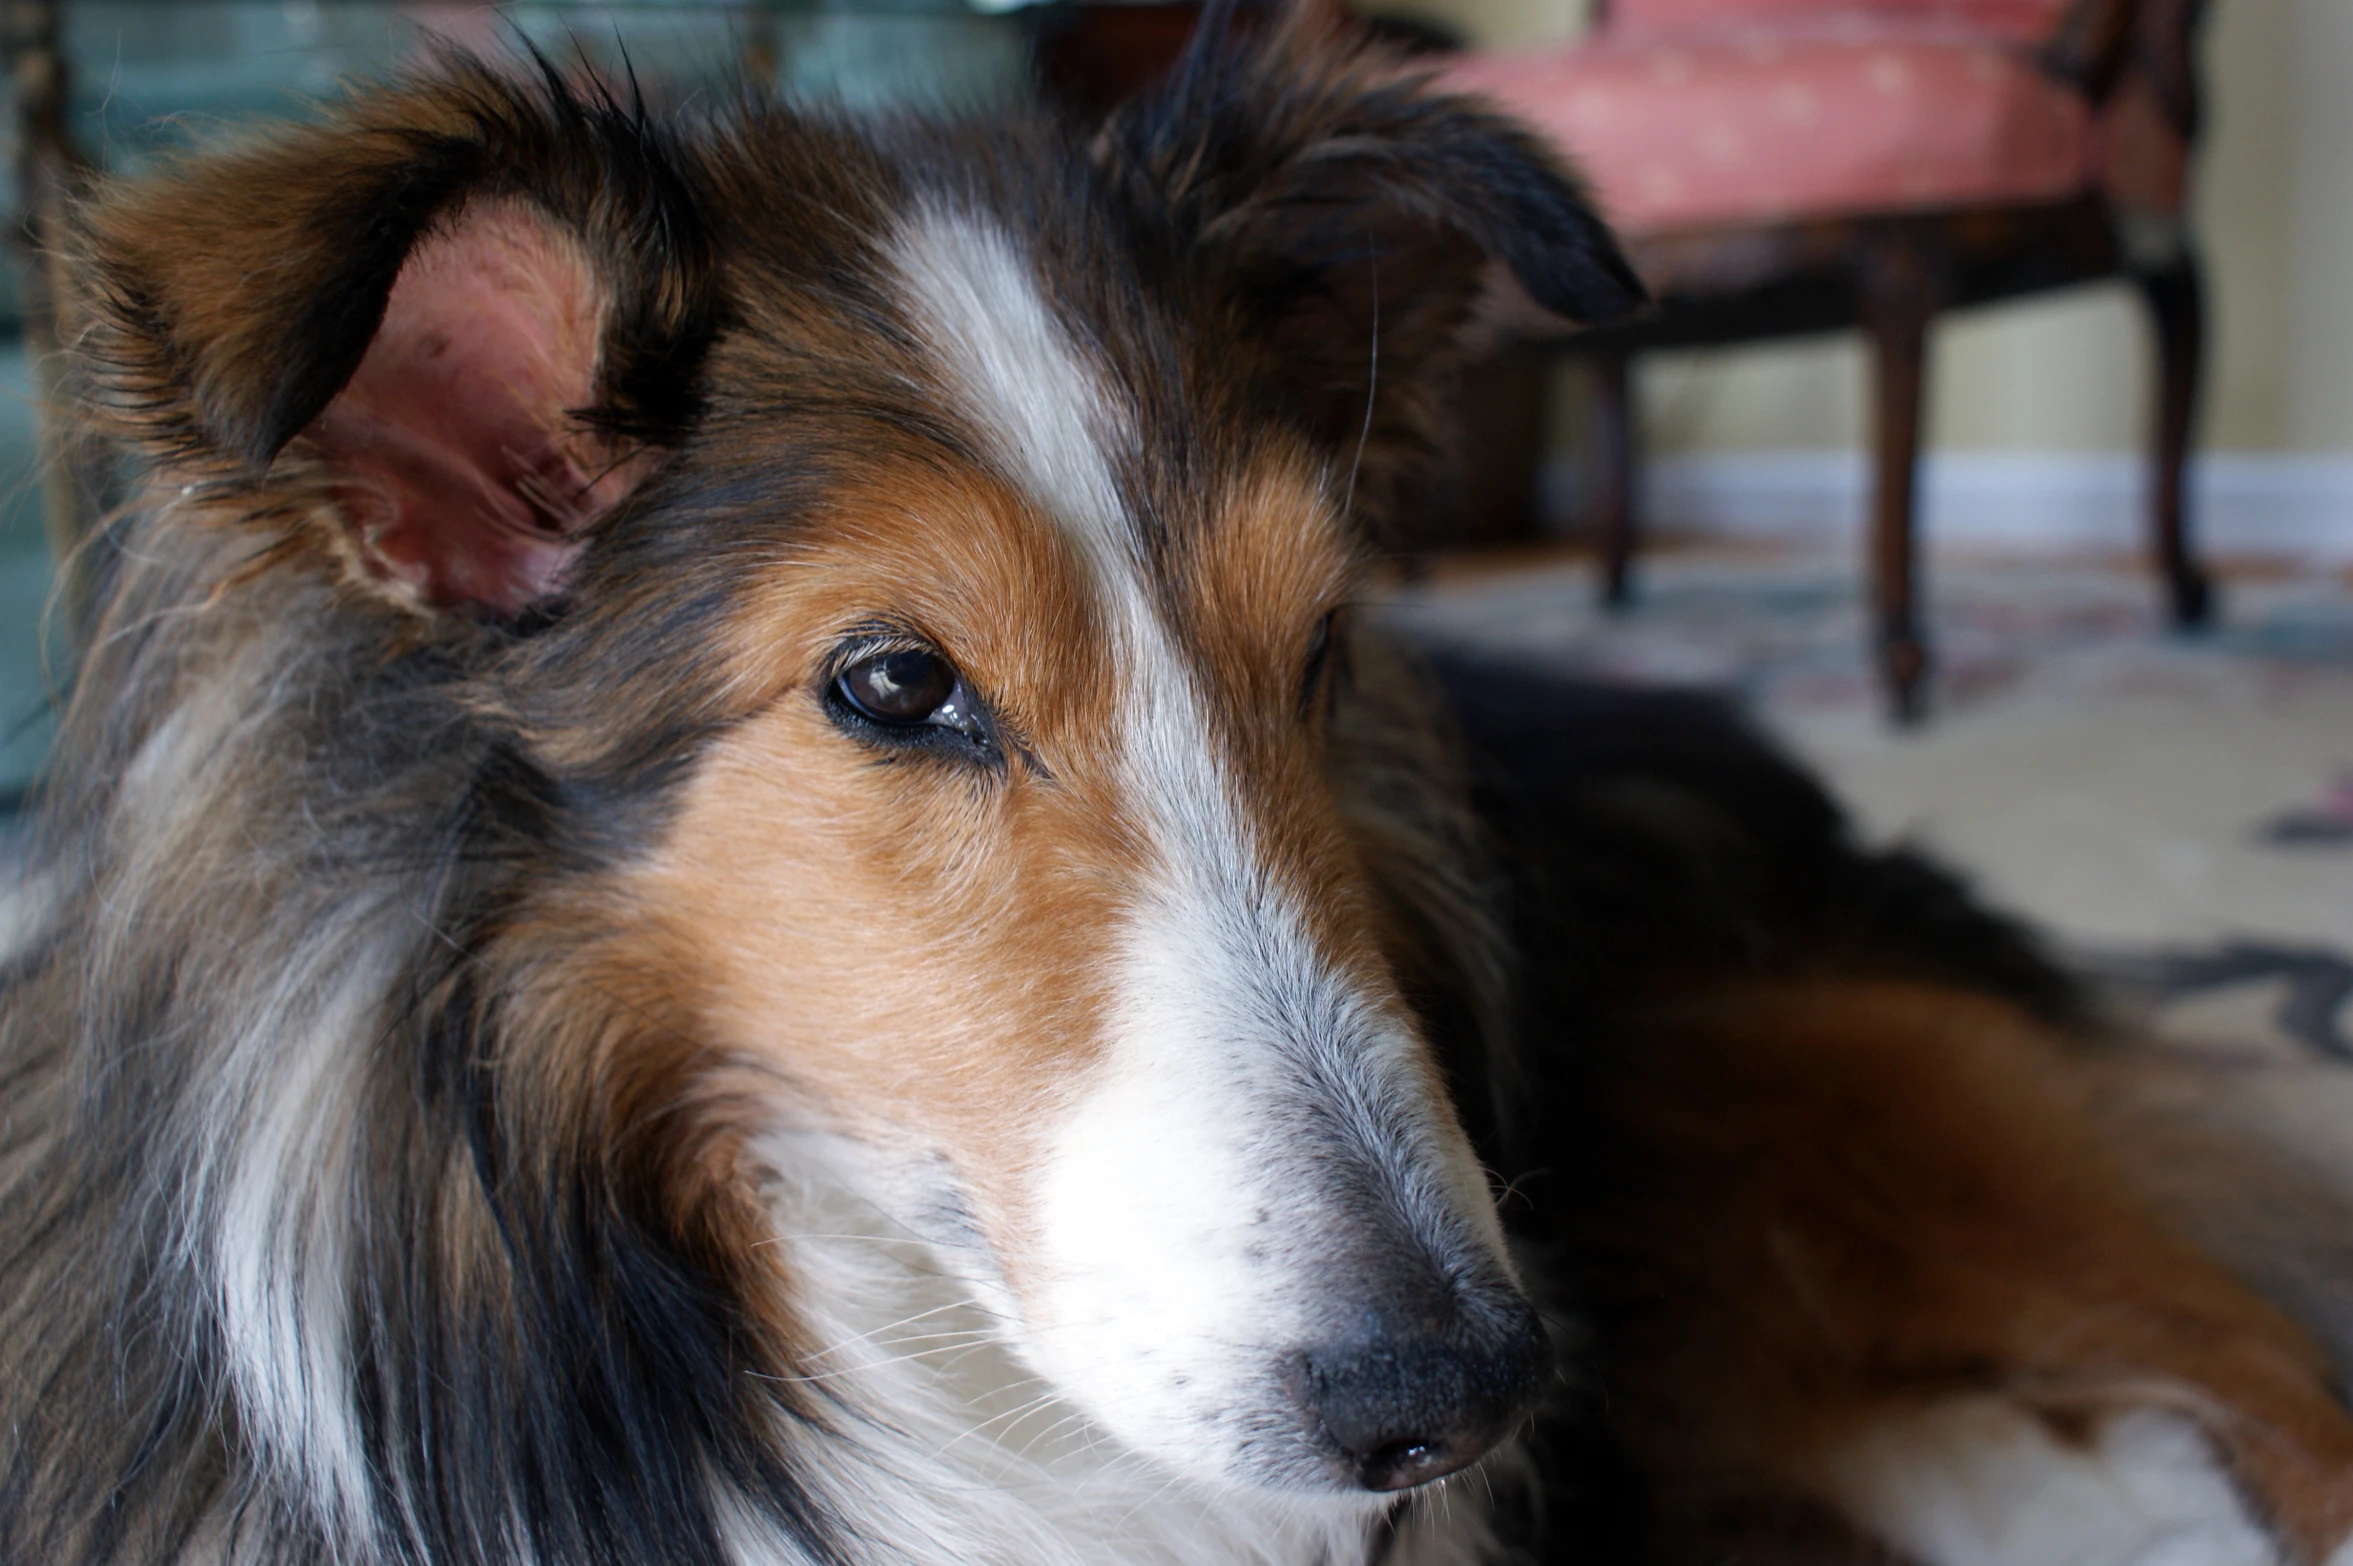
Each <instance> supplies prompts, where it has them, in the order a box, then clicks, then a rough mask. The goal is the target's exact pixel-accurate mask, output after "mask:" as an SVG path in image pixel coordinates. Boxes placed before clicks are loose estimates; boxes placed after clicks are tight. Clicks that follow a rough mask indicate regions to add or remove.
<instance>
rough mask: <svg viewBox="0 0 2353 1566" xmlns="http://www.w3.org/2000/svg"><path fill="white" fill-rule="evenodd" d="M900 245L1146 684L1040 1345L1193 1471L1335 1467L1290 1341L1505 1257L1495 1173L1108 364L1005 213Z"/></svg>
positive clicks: (1123, 1427)
mask: <svg viewBox="0 0 2353 1566" xmlns="http://www.w3.org/2000/svg"><path fill="white" fill-rule="evenodd" d="M895 260H896V263H897V269H898V271H899V274H900V278H901V281H902V284H903V286H904V288H905V290H906V293H907V295H908V297H909V298H910V299H911V300H912V302H913V305H914V309H915V314H916V316H917V319H918V323H919V326H920V329H921V330H922V331H923V332H924V334H925V335H926V337H927V339H928V341H929V343H930V345H931V347H932V349H933V351H934V353H935V355H936V357H937V361H938V363H939V364H940V366H941V367H942V369H943V370H944V371H945V372H946V374H947V376H948V378H949V380H950V384H951V388H952V390H953V393H954V394H955V395H956V396H957V397H958V398H959V400H960V401H961V403H962V404H963V407H962V410H961V411H963V412H964V413H965V414H966V415H967V416H968V417H969V418H970V419H971V420H972V422H973V423H974V425H975V426H976V427H977V428H978V429H979V430H980V431H981V433H982V434H983V436H984V438H985V439H987V440H988V441H990V443H991V444H992V447H993V451H992V455H993V457H994V458H995V460H996V461H998V462H999V463H1000V464H1002V466H1003V468H1004V470H1005V471H1006V473H1007V475H1008V476H1009V477H1011V478H1012V479H1013V480H1014V481H1015V482H1016V483H1018V484H1020V485H1022V486H1023V487H1024V489H1025V490H1026V491H1027V492H1028V494H1029V496H1030V498H1031V500H1032V502H1033V503H1034V504H1036V505H1037V506H1039V507H1040V509H1042V510H1043V511H1044V512H1045V513H1047V514H1048V515H1049V516H1051V517H1052V518H1053V519H1054V521H1055V523H1056V524H1057V525H1058V526H1059V527H1060V528H1061V529H1062V531H1063V532H1064V534H1065V536H1066V537H1067V538H1068V539H1069V540H1070V542H1071V543H1072V544H1073V545H1074V546H1075V548H1076V549H1077V550H1078V552H1079V554H1080V556H1081V558H1082V559H1084V560H1085V561H1086V562H1087V563H1088V565H1089V566H1090V567H1091V569H1092V573H1093V575H1094V576H1095V579H1096V582H1097V585H1098V589H1099V591H1100V592H1101V594H1102V595H1103V601H1104V604H1105V607H1106V609H1107V611H1108V612H1107V613H1106V615H1105V620H1106V623H1107V624H1109V625H1110V626H1111V627H1112V628H1113V629H1112V634H1113V636H1114V638H1115V639H1116V646H1115V648H1114V653H1115V657H1116V660H1117V666H1118V667H1119V668H1120V670H1121V671H1122V679H1123V682H1124V686H1125V696H1124V700H1123V703H1122V707H1121V727H1120V732H1119V734H1118V735H1117V736H1116V740H1117V743H1118V745H1119V747H1120V759H1121V764H1122V770H1123V773H1124V783H1125V793H1126V796H1127V799H1128V801H1129V804H1130V808H1131V810H1132V811H1133V813H1134V815H1135V817H1136V818H1137V819H1138V820H1139V821H1140V822H1141V823H1142V824H1143V826H1144V827H1145V829H1146V831H1147V833H1148V835H1149V837H1150V838H1151V840H1152V841H1153V843H1154V845H1155V847H1156V849H1157V853H1156V854H1155V858H1156V860H1157V869H1156V872H1155V874H1154V875H1153V876H1152V878H1151V879H1150V881H1149V882H1148V884H1146V885H1144V886H1142V887H1140V888H1139V889H1138V896H1137V898H1136V900H1135V902H1134V904H1133V911H1132V913H1131V916H1130V917H1129V919H1128V920H1127V922H1126V925H1125V927H1124V928H1122V929H1119V930H1116V931H1112V932H1107V934H1106V938H1105V949H1104V953H1103V958H1104V961H1105V963H1106V964H1107V965H1108V966H1109V967H1110V968H1111V971H1112V972H1113V973H1114V975H1115V993H1116V995H1117V997H1118V999H1117V1001H1116V1002H1115V1004H1114V1005H1113V1006H1112V1007H1111V1009H1110V1010H1111V1015H1110V1016H1109V1018H1108V1022H1107V1029H1108V1036H1107V1038H1106V1039H1105V1040H1104V1045H1105V1047H1104V1050H1103V1051H1102V1054H1101V1056H1100V1058H1099V1060H1098V1061H1097V1063H1096V1064H1095V1065H1094V1066H1093V1067H1092V1068H1091V1070H1090V1072H1089V1075H1088V1077H1087V1078H1086V1079H1085V1080H1084V1081H1082V1082H1079V1083H1076V1084H1074V1092H1073V1096H1072V1101H1071V1107H1070V1108H1069V1109H1068V1111H1067V1112H1066V1113H1065V1114H1064V1116H1063V1117H1062V1119H1061V1121H1060V1122H1059V1124H1058V1125H1057V1127H1056V1129H1055V1132H1054V1135H1053V1138H1052V1141H1051V1151H1050V1154H1049V1156H1048V1158H1047V1159H1046V1161H1045V1163H1044V1167H1043V1168H1042V1169H1041V1170H1040V1172H1039V1173H1038V1174H1037V1175H1036V1176H1035V1177H1034V1180H1035V1183H1034V1185H1033V1187H1032V1192H1031V1195H1032V1197H1033V1205H1032V1215H1033V1219H1034V1226H1035V1233H1036V1239H1035V1242H1034V1249H1033V1250H1032V1251H1031V1252H1030V1253H1029V1254H1027V1255H1025V1257H1024V1258H1023V1263H1024V1265H1023V1268H1022V1272H1023V1274H1024V1276H1025V1279H1026V1280H1027V1283H1026V1287H1025V1288H1024V1291H1023V1293H1024V1297H1023V1300H1022V1303H1021V1310H1022V1315H1023V1318H1024V1319H1023V1322H1022V1328H1023V1336H1024V1344H1023V1347H1024V1351H1025V1352H1026V1354H1027V1355H1028V1357H1029V1358H1030V1359H1031V1361H1032V1362H1033V1363H1034V1364H1035V1365H1036V1366H1037V1368H1038V1369H1039V1370H1040V1371H1042V1372H1043V1373H1044V1374H1045V1375H1046V1376H1047V1377H1048V1378H1049V1379H1050V1380H1052V1381H1053V1382H1054V1383H1055V1384H1056V1385H1057V1386H1058V1388H1059V1389H1060V1390H1061V1391H1062V1393H1063V1394H1064V1395H1065V1396H1067V1397H1069V1398H1070V1399H1071V1400H1073V1401H1075V1402H1077V1403H1078V1404H1080V1405H1081V1406H1083V1407H1084V1408H1086V1409H1087V1411H1088V1412H1089V1413H1090V1414H1092V1415H1093V1416H1094V1417H1095V1418H1096V1419H1097V1420H1098V1421H1099V1422H1100V1423H1102V1424H1103V1425H1105V1426H1107V1427H1108V1428H1109V1429H1110V1430H1111V1431H1112V1432H1113V1433H1115V1434H1116V1435H1118V1436H1119V1437H1121V1438H1122V1439H1123V1440H1124V1441H1126V1442H1127V1443H1128V1444H1129V1445H1130V1446H1131V1447H1134V1448H1136V1449H1139V1450H1142V1451H1145V1452H1148V1453H1151V1454H1153V1455H1155V1456H1157V1457H1159V1458H1161V1459H1163V1460H1165V1461H1167V1462H1169V1463H1171V1464H1172V1465H1174V1466H1177V1467H1179V1468H1181V1469H1185V1470H1189V1471H1192V1472H1195V1473H1198V1474H1204V1475H1218V1476H1225V1477H1231V1478H1236V1479H1240V1480H1245V1481H1249V1482H1254V1483H1277V1484H1280V1483H1285V1482H1290V1483H1297V1484H1301V1485H1319V1484H1322V1483H1325V1482H1327V1481H1326V1480H1325V1479H1324V1477H1323V1469H1322V1467H1321V1460H1320V1459H1319V1458H1318V1456H1317V1455H1316V1453H1315V1452H1314V1451H1313V1450H1312V1448H1311V1447H1310V1445H1309V1444H1308V1441H1307V1438H1306V1436H1305V1434H1304V1433H1303V1431H1302V1429H1301V1424H1302V1420H1301V1416H1300V1415H1299V1414H1298V1413H1297V1412H1296V1410H1295V1409H1293V1408H1292V1407H1291V1405H1290V1404H1289V1402H1288V1401H1287V1399H1286V1397H1285V1394H1284V1390H1283V1386H1282V1362H1283V1358H1284V1356H1285V1355H1287V1354H1290V1353H1293V1352H1296V1351H1298V1350H1301V1349H1305V1348H1308V1347H1312V1346H1313V1345H1314V1342H1315V1340H1316V1337H1317V1335H1318V1334H1319V1333H1328V1332H1330V1331H1332V1330H1333V1329H1334V1328H1335V1327H1344V1326H1345V1324H1346V1323H1347V1321H1348V1320H1349V1318H1350V1316H1351V1313H1352V1312H1354V1311H1356V1310H1360V1309H1361V1308H1362V1306H1363V1304H1364V1301H1363V1299H1362V1297H1361V1296H1362V1290H1363V1288H1364V1284H1365V1276H1364V1274H1363V1272H1362V1270H1361V1269H1358V1270H1356V1271H1355V1272H1353V1273H1352V1272H1351V1271H1350V1270H1349V1269H1348V1268H1347V1267H1345V1266H1344V1265H1341V1264H1343V1263H1346V1262H1349V1261H1357V1260H1361V1259H1362V1257H1363V1256H1364V1254H1365V1253H1366V1252H1368V1251H1377V1250H1378V1248H1379V1246H1380V1245H1381V1244H1382V1243H1383V1242H1384V1241H1385V1240H1386V1241H1389V1242H1395V1241H1397V1240H1409V1241H1410V1240H1420V1241H1422V1242H1424V1243H1429V1242H1432V1241H1437V1242H1440V1243H1446V1242H1451V1248H1452V1249H1454V1250H1455V1251H1457V1252H1458V1253H1459V1251H1460V1250H1461V1249H1462V1248H1463V1246H1464V1245H1465V1244H1467V1245H1469V1246H1471V1247H1474V1248H1476V1249H1479V1250H1483V1251H1484V1252H1485V1254H1486V1256H1487V1257H1489V1258H1491V1259H1492V1260H1493V1263H1494V1266H1495V1267H1496V1269H1497V1270H1498V1271H1499V1272H1500V1271H1502V1270H1503V1268H1504V1266H1505V1264H1504V1263H1503V1262H1502V1260H1501V1258H1502V1254H1503V1241H1502V1234H1501V1230H1500V1227H1499V1225H1498V1224H1497V1222H1496V1219H1495V1215H1494V1209H1493V1205H1492V1201H1491V1198H1490V1195H1489V1192H1488V1189H1487V1185H1486V1182H1485V1179H1484V1177H1483V1175H1482V1174H1481V1173H1480V1171H1479V1169H1478V1167H1477V1165H1476V1163H1475V1162H1474V1160H1473V1159H1472V1157H1471V1153H1470V1149H1469V1147H1468V1145H1467V1143H1466V1142H1465V1141H1464V1139H1463V1137H1462V1135H1461V1133H1460V1131H1459V1129H1457V1128H1456V1126H1455V1124H1454V1122H1453V1119H1452V1112H1451V1109H1450V1107H1449V1106H1447V1105H1445V1104H1443V1103H1442V1102H1437V1101H1436V1100H1435V1099H1434V1097H1433V1093H1432V1090H1431V1088H1430V1086H1429V1085H1428V1084H1429V1078H1428V1076H1427V1074H1426V1072H1425V1071H1423V1070H1422V1069H1421V1068H1420V1065H1419V1063H1418V1061H1417V1060H1416V1052H1417V1050H1418V1048H1419V1046H1418V1044H1417V1043H1416V1041H1415V1040H1414V1039H1413V1038H1412V1036H1411V1035H1410V1034H1409V1033H1407V1032H1406V1031H1405V1028H1404V1025H1403V1024H1401V1023H1400V1022H1399V1021H1398V1020H1397V1018H1396V1017H1395V1015H1394V1014H1393V1013H1392V1012H1391V1011H1390V1010H1389V1009H1388V1008H1386V1007H1385V1006H1383V1005H1381V1004H1379V1003H1378V1002H1377V1001H1376V1000H1375V999H1373V998H1372V997H1369V996H1368V995H1366V994H1365V993H1363V990H1362V986H1361V984H1360V983H1359V982H1358V981H1356V980H1353V979H1351V978H1350V977H1348V976H1346V975H1345V974H1343V973H1342V972H1340V971H1339V970H1338V969H1337V968H1336V967H1335V965H1334V964H1333V963H1332V962H1331V960H1330V958H1329V957H1328V955H1327V954H1326V953H1324V952H1323V951H1321V950H1319V948H1318V946H1317V944H1316V942H1315V940H1314V939H1313V937H1312V935H1311V934H1310V933H1309V926H1308V924H1307V922H1306V921H1305V920H1303V919H1302V918H1301V917H1300V916H1299V911H1298V909H1297V908H1296V907H1295V906H1294V905H1293V903H1292V902H1291V901H1290V899H1289V897H1288V895H1287V894H1286V892H1285V891H1284V889H1283V888H1282V887H1281V886H1280V885H1279V884H1277V883H1276V882H1275V881H1274V880H1273V879H1272V878H1271V877H1270V875H1269V873H1268V872H1267V870H1266V868H1265V865H1264V863H1263V862H1262V858H1261V855H1260V853H1259V850H1258V848H1257V846H1256V844H1255V843H1254V840H1253V831H1252V825H1251V823H1250V822H1249V820H1248V819H1247V818H1246V816H1245V814H1244V813H1243V810H1242V808H1241V807H1240V805H1239V804H1238V803H1237V799H1236V792H1235V789H1234V787H1233V784H1232V780H1231V779H1230V778H1229V777H1227V776H1226V775H1225V769H1224V767H1223V765H1222V763H1221V761H1220V758H1219V756H1218V755H1217V753H1216V751H1215V748H1214V739H1213V730H1212V726H1211V725H1210V723H1209V722H1208V721H1207V720H1206V717H1205V715H1204V713H1203V711H1202V703H1201V697H1200V690H1199V686H1198V685H1197V683H1196V681H1195V679H1194V677H1193V673H1192V671H1191V669H1190V668H1189V667H1188V666H1187V664H1186V663H1185V662H1184V660H1183V659H1182V657H1181V656H1180V654H1179V653H1178V651H1177V648H1176V643H1175V641H1174V638H1173V637H1172V636H1171V635H1170V634H1169V631H1168V628H1167V627H1166V626H1165V625H1164V624H1163V623H1162V621H1161V619H1160V617H1159V614H1158V612H1157V611H1156V610H1155V608H1154V607H1153V601H1152V597H1151V594H1150V592H1149V590H1148V588H1147V585H1146V582H1145V578H1144V574H1143V573H1144V567H1143V563H1142V558H1141V552H1140V548H1139V544H1138V541H1137V535H1136V530H1135V527H1134V524H1133V520H1132V519H1131V518H1130V517H1129V516H1128V515H1127V512H1126V508H1125V505H1124V503H1123V501H1122V499H1121V495H1120V489H1119V486H1118V484H1117V482H1116V481H1115V479H1114V477H1113V473H1112V468H1111V464H1110V462H1109V460H1108V459H1107V457H1106V455H1105V448H1106V445H1107V443H1108V442H1109V440H1111V439H1116V438H1117V437H1118V434H1119V432H1120V430H1121V428H1122V425H1123V424H1124V423H1125V422H1126V418H1125V415H1124V412H1123V410H1122V408H1121V406H1120V401H1119V398H1118V397H1117V396H1116V394H1115V393H1114V391H1113V390H1112V389H1111V388H1110V386H1109V382H1108V377H1106V376H1104V375H1102V374H1100V373H1098V372H1097V371H1096V370H1095V369H1094V368H1093V367H1092V366H1091V365H1090V364H1089V363H1088V362H1087V361H1086V360H1085V359H1084V358H1083V357H1082V355H1081V354H1080V353H1079V352H1078V351H1077V350H1076V349H1075V347H1074V346H1073V344H1072V343H1071V341H1070V339H1069V337H1068V335H1067V334H1066V333H1065V332H1064V331H1063V329H1062V328H1061V327H1060V325H1059V324H1058V323H1057V322H1056V321H1055V319H1054V318H1053V316H1052V315H1051V313H1050V312H1049V310H1048V308H1047V306H1046V303H1045V301H1044V299H1043V298H1042V297H1041V295H1040V293H1039V288H1038V283H1037V278H1036V274H1035V272H1034V270H1033V268H1032V265H1031V263H1030V261H1029V260H1028V259H1027V258H1026V257H1025V256H1023V255H1022V254H1021V252H1020V251H1019V250H1018V249H1017V248H1016V247H1015V245H1014V244H1013V242H1012V240H1011V239H1010V238H1009V237H1008V236H1007V235H1006V234H1005V233H1004V232H1003V231H1002V230H1000V229H998V228H996V227H993V226H991V225H990V224H989V223H987V222H986V221H985V220H983V219H980V218H977V217H974V216H971V215H967V214H964V213H959V212H954V211H950V210H947V209H945V208H943V207H940V206H936V205H926V206H921V207H918V209H917V210H916V212H915V213H914V214H913V216H912V217H911V219H910V220H909V222H908V223H907V225H906V226H905V228H904V229H903V231H902V233H901V235H900V238H899V241H898V244H897V246H896V250H895ZM1375 1215H1379V1216H1380V1217H1381V1219H1382V1223H1381V1224H1380V1225H1379V1227H1380V1229H1381V1230H1382V1232H1381V1233H1379V1234H1376V1233H1374V1232H1373V1231H1374V1229H1375V1227H1376V1226H1375V1225H1374V1223H1373V1222H1372V1221H1371V1220H1372V1219H1373V1217H1374V1216H1375Z"/></svg>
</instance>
